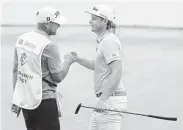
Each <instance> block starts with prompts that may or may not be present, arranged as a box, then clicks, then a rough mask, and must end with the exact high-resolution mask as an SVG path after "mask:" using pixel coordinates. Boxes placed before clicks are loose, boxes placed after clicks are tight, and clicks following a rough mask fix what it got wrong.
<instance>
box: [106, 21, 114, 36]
mask: <svg viewBox="0 0 183 130" xmlns="http://www.w3.org/2000/svg"><path fill="white" fill-rule="evenodd" d="M107 30H109V31H111V32H113V33H114V34H115V32H116V24H115V23H114V22H112V21H108V23H107Z"/></svg>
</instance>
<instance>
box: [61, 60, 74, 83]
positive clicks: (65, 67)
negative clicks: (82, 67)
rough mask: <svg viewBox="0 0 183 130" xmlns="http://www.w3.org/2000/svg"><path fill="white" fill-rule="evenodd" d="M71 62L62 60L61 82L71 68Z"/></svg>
mask: <svg viewBox="0 0 183 130" xmlns="http://www.w3.org/2000/svg"><path fill="white" fill-rule="evenodd" d="M71 64H72V62H71V61H69V60H64V63H63V69H62V71H61V81H62V80H63V79H64V78H65V76H66V75H67V73H68V71H69V68H70V66H71Z"/></svg>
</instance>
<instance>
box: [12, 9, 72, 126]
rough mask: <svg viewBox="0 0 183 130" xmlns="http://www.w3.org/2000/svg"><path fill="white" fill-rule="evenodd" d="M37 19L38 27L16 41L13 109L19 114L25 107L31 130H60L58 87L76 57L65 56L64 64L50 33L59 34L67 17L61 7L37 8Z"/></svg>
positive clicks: (25, 114) (27, 121)
mask: <svg viewBox="0 0 183 130" xmlns="http://www.w3.org/2000/svg"><path fill="white" fill-rule="evenodd" d="M36 20H37V28H36V29H35V30H34V31H31V32H28V33H25V34H23V35H21V36H19V37H18V40H17V42H16V46H15V54H14V68H13V81H14V82H13V86H14V93H13V101H12V104H13V105H12V111H13V112H15V113H17V114H19V113H20V110H22V112H23V116H24V119H25V124H26V127H27V130H60V123H59V117H58V106H57V101H56V95H57V94H56V88H57V83H60V82H61V81H62V80H63V79H64V78H65V76H66V75H67V73H68V70H69V67H70V65H71V64H72V63H73V62H74V60H68V59H67V57H66V56H65V58H66V59H65V60H64V62H63V63H61V60H60V54H59V49H58V46H57V45H56V44H55V43H54V42H53V41H52V40H51V38H50V36H52V35H56V32H57V29H58V28H59V27H60V24H63V23H64V22H65V20H66V19H65V17H63V16H61V15H60V12H59V11H58V10H56V9H54V8H51V7H44V8H41V9H39V10H38V11H37V13H36ZM71 57H72V56H71Z"/></svg>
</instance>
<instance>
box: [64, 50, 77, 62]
mask: <svg viewBox="0 0 183 130" xmlns="http://www.w3.org/2000/svg"><path fill="white" fill-rule="evenodd" d="M64 58H65V60H68V61H69V62H70V63H73V62H76V61H77V53H76V52H70V53H67V54H65V55H64Z"/></svg>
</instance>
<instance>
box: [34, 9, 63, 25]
mask: <svg viewBox="0 0 183 130" xmlns="http://www.w3.org/2000/svg"><path fill="white" fill-rule="evenodd" d="M36 21H37V22H38V23H48V22H54V23H58V24H64V23H65V22H66V18H65V17H64V16H61V15H60V12H59V11H58V10H56V9H54V8H52V7H44V8H41V9H39V10H38V11H37V13H36Z"/></svg>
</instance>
